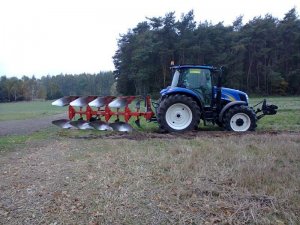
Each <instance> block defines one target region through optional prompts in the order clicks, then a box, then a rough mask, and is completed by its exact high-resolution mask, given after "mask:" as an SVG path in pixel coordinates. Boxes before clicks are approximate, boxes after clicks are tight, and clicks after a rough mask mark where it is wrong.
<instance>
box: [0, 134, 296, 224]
mask: <svg viewBox="0 0 300 225" xmlns="http://www.w3.org/2000/svg"><path fill="white" fill-rule="evenodd" d="M70 131H71V132H73V130H70ZM74 131H75V130H74ZM58 135H59V134H58ZM178 137H180V138H183V139H181V140H176V139H177V138H178ZM198 137H200V138H198ZM213 137H217V138H213ZM237 137H238V138H237ZM89 138H90V137H89ZM146 138H147V139H149V142H142V141H141V142H139V143H138V141H139V140H145V139H146ZM191 138H192V139H191ZM151 139H153V140H151ZM185 139H186V140H185ZM132 140H133V141H132ZM299 143H300V140H299V135H298V134H297V133H294V134H293V133H289V132H286V133H284V132H272V133H265V132H251V133H249V134H248V133H247V134H235V133H228V132H221V131H220V132H219V131H218V132H216V131H207V132H204V131H199V132H187V133H184V134H159V133H142V132H134V133H129V134H126V133H111V134H110V136H107V137H104V136H101V137H100V136H99V137H95V138H91V139H88V136H87V138H85V137H83V136H82V137H81V138H79V139H77V138H62V137H59V136H56V137H55V138H53V139H51V140H45V141H43V143H40V144H39V145H36V143H34V142H29V143H26V145H25V146H24V147H22V148H20V149H16V150H15V151H13V152H9V153H6V154H5V155H2V156H1V157H0V171H1V172H0V224H30V225H31V224H52V225H54V224H88V225H96V224H288V223H291V224H299V221H300V219H299V218H300V215H299V206H298V205H299V190H298V189H297V187H298V186H299V177H300V176H299V169H298V168H299V160H298V159H299V151H298V149H299Z"/></svg>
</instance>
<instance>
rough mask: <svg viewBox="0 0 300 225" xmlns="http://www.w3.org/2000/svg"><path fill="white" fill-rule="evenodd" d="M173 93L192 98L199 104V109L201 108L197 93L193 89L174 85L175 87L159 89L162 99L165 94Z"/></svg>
mask: <svg viewBox="0 0 300 225" xmlns="http://www.w3.org/2000/svg"><path fill="white" fill-rule="evenodd" d="M175 94H181V95H186V96H189V97H191V98H193V99H194V100H195V101H196V102H197V104H198V105H199V107H200V109H202V103H201V100H200V96H199V95H197V94H196V93H195V92H194V91H192V90H189V89H186V88H180V87H176V88H169V89H165V90H163V91H161V95H162V96H161V98H162V99H163V98H165V97H166V96H169V95H175Z"/></svg>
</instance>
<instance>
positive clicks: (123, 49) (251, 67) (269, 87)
mask: <svg viewBox="0 0 300 225" xmlns="http://www.w3.org/2000/svg"><path fill="white" fill-rule="evenodd" d="M113 61H114V65H115V68H116V70H115V71H114V72H100V73H97V74H86V73H82V74H78V75H76V74H75V75H74V74H59V75H56V76H50V75H48V76H43V77H42V78H40V79H36V78H35V77H34V76H32V77H27V76H23V77H22V78H21V79H18V78H16V77H12V78H8V77H6V76H2V77H0V102H8V101H21V100H33V99H56V98H59V97H62V96H66V95H111V94H113V95H116V94H117V93H116V92H118V93H119V94H123V95H145V94H152V95H154V96H157V95H158V93H159V91H160V90H161V89H162V88H164V87H166V86H168V85H169V84H170V83H171V79H172V75H171V73H170V69H169V67H170V62H171V61H174V62H175V64H177V65H182V64H200V65H214V66H226V67H227V68H228V71H229V72H228V74H227V75H226V77H224V79H223V81H224V82H223V85H224V86H227V87H231V88H236V89H240V90H242V91H246V92H247V93H250V94H260V95H262V94H263V95H299V94H300V85H299V84H300V20H299V16H298V15H297V12H296V10H295V8H293V9H291V10H290V11H288V12H287V13H286V14H285V16H284V18H283V19H282V20H279V19H277V18H274V17H273V16H272V15H269V14H267V15H265V16H264V17H255V18H253V19H252V20H250V21H249V22H247V23H246V24H243V17H242V16H239V17H237V18H236V20H235V21H233V23H232V25H229V26H225V25H224V24H223V23H222V22H220V23H217V24H212V23H209V22H207V21H205V22H199V23H197V22H196V21H195V19H194V13H193V11H190V12H188V13H186V14H183V15H182V16H181V18H180V19H179V20H176V17H175V13H174V12H170V13H167V14H166V15H165V16H164V17H153V18H146V20H145V21H143V22H140V23H138V24H137V25H136V27H134V28H133V29H129V30H128V32H127V33H126V34H122V35H120V38H119V40H118V49H117V51H116V52H115V55H114V56H113ZM115 80H116V82H115ZM115 84H116V85H115Z"/></svg>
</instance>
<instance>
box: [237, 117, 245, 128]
mask: <svg viewBox="0 0 300 225" xmlns="http://www.w3.org/2000/svg"><path fill="white" fill-rule="evenodd" d="M243 124H244V120H242V119H241V118H238V119H237V120H236V125H237V126H239V127H240V126H243Z"/></svg>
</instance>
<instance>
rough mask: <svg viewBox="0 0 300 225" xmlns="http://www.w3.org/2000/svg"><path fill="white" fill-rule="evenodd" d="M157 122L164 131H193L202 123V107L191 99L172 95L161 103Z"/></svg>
mask: <svg viewBox="0 0 300 225" xmlns="http://www.w3.org/2000/svg"><path fill="white" fill-rule="evenodd" d="M157 121H158V123H159V125H160V129H161V130H162V131H167V132H182V131H188V130H193V129H196V128H197V127H198V124H199V122H200V107H199V106H198V104H197V103H196V102H195V101H194V100H193V99H192V98H191V97H188V96H186V95H180V94H176V95H170V96H167V97H165V98H164V99H163V100H162V101H161V102H160V104H159V107H158V110H157Z"/></svg>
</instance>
